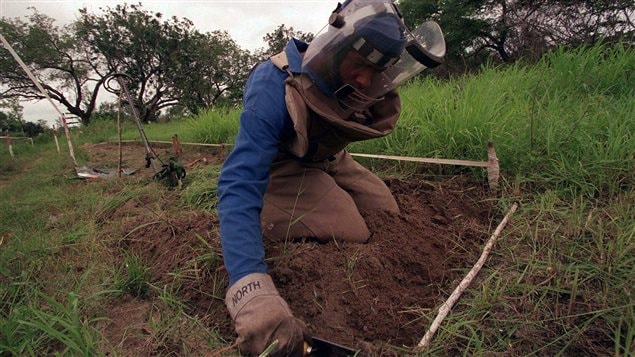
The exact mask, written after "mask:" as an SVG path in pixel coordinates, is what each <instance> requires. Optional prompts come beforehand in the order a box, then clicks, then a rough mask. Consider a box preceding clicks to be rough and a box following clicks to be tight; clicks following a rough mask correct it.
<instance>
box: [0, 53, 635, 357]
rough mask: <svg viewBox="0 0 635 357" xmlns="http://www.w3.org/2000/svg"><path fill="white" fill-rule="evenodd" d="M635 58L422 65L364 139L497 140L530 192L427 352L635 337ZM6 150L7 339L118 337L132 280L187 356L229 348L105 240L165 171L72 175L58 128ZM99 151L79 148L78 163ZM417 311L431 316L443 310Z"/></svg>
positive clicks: (213, 133) (92, 349)
mask: <svg viewBox="0 0 635 357" xmlns="http://www.w3.org/2000/svg"><path fill="white" fill-rule="evenodd" d="M634 67H635V51H634V50H633V49H632V48H630V47H628V46H626V45H620V44H618V45H596V46H590V47H589V46H583V47H579V48H576V49H564V48H562V49H557V50H554V51H552V52H549V53H548V54H547V55H546V56H543V57H542V58H541V60H540V61H538V62H537V63H536V64H535V65H523V64H521V63H517V64H514V65H511V66H493V65H489V66H486V67H485V68H484V69H483V70H482V71H481V72H480V73H479V74H477V75H465V76H462V77H457V78H453V79H451V80H440V79H434V78H425V79H420V80H418V81H415V82H413V83H412V84H410V85H408V86H407V87H405V88H404V89H403V90H402V91H401V93H402V100H403V111H404V112H403V115H402V118H401V119H400V122H399V126H398V129H397V130H396V131H395V132H394V133H392V134H391V135H389V136H387V137H386V138H383V139H378V140H373V141H368V142H363V143H358V144H355V145H353V146H352V148H351V151H355V152H369V153H388V154H396V155H409V156H434V157H443V158H457V159H459V158H460V159H473V160H483V159H485V157H486V149H485V148H486V143H487V142H488V141H490V140H491V141H493V142H494V144H495V146H496V149H497V152H498V155H499V159H500V160H501V168H502V170H503V180H504V181H503V187H504V189H503V193H502V196H501V199H500V200H499V201H498V204H499V207H500V209H501V212H503V211H504V210H505V209H506V208H507V207H508V206H509V205H510V204H511V202H512V201H518V202H520V203H521V207H520V209H519V211H518V212H517V213H516V215H515V216H514V218H513V222H512V224H511V225H510V226H509V227H508V229H506V231H505V232H504V234H503V236H502V237H501V239H500V240H499V242H498V243H497V246H496V247H495V249H494V253H493V256H491V257H490V260H489V262H488V264H487V265H486V267H485V268H484V270H482V271H481V273H480V275H479V278H478V281H477V282H476V283H475V284H473V285H472V287H471V288H470V289H469V290H468V292H467V293H466V294H465V295H464V296H463V297H462V298H461V300H460V301H459V304H458V305H457V306H456V307H455V309H454V310H453V312H452V313H451V314H450V316H449V317H448V319H447V321H446V322H445V323H444V325H443V326H442V329H441V330H440V331H439V332H438V333H437V336H436V337H435V339H434V341H433V344H432V347H431V349H430V350H429V351H428V353H430V354H454V353H460V354H466V355H484V354H499V353H500V354H510V355H558V354H560V355H562V354H564V355H598V356H600V355H601V356H605V355H615V356H626V355H629V354H632V353H633V351H635V313H634V311H635V300H634V296H633V292H632V287H633V286H634V285H635V187H634V184H635V157H634V154H635V139H634V135H635V121H634V120H633V118H634V117H635V88H634V87H633V86H632V83H633V79H634V78H633V75H634V69H635V68H634ZM238 115H239V109H218V108H216V109H211V110H208V111H205V112H202V113H200V114H199V115H197V116H195V117H193V118H191V119H188V120H183V121H172V122H169V123H152V124H149V125H146V126H145V130H146V133H147V135H148V137H149V138H150V139H151V140H169V139H170V137H171V136H172V135H173V134H174V133H178V134H179V136H180V137H181V139H182V140H183V141H199V142H208V143H212V142H216V143H218V142H231V140H232V138H233V135H234V134H235V133H236V131H237V128H238V126H237V125H238V123H237V117H238ZM135 130H136V129H135V128H134V126H133V125H132V124H131V123H130V122H129V121H127V124H126V127H125V137H126V138H130V139H135V138H137V137H138V134H137V132H136V131H135ZM115 138H116V133H115V126H114V124H113V122H112V120H109V119H102V120H98V121H95V122H94V123H93V124H91V126H90V127H89V128H84V129H82V130H81V132H80V130H77V129H75V130H73V140H74V141H75V142H76V143H77V144H81V143H83V142H100V141H103V140H114V139H115ZM78 146H79V145H78ZM6 150H7V149H6V146H5V145H2V146H0V159H1V160H0V234H2V236H1V237H2V238H0V351H3V352H4V353H6V354H8V355H42V354H53V353H62V354H78V355H79V354H82V355H93V354H100V353H103V351H105V350H110V349H111V348H112V349H114V351H117V346H110V347H107V341H104V340H103V338H102V337H101V336H100V334H99V328H98V327H99V326H100V325H99V323H100V320H101V319H103V317H104V316H105V312H104V311H103V306H107V302H108V301H110V300H111V299H118V298H121V296H126V295H131V294H132V295H135V296H140V297H142V298H143V299H145V300H146V301H149V302H151V303H152V304H153V306H154V308H156V309H157V310H158V311H160V312H161V314H162V316H168V317H169V318H166V319H164V321H167V322H164V324H163V325H156V326H153V327H152V336H153V343H155V344H156V345H158V346H164V347H165V346H166V345H167V344H168V343H169V344H170V346H171V347H170V348H171V349H170V350H169V351H176V353H177V354H179V355H187V354H190V353H195V352H194V351H196V349H195V350H192V349H191V348H192V346H197V347H198V351H201V350H205V349H206V348H207V349H212V350H213V349H219V348H222V347H223V346H226V345H225V343H224V342H223V341H222V340H220V339H219V338H218V336H216V335H215V332H214V331H213V330H207V329H206V328H204V327H203V326H201V324H200V322H199V320H198V319H197V317H195V316H190V315H189V314H188V309H187V304H186V303H185V302H183V301H182V300H180V299H179V298H178V296H177V295H176V294H175V293H174V292H173V291H171V290H169V289H168V290H165V289H161V288H157V287H153V286H151V285H150V286H149V285H147V284H144V281H146V279H147V278H146V277H145V274H146V269H145V268H144V266H143V264H142V263H141V262H139V260H138V259H136V257H135V256H132V255H128V256H126V257H124V259H121V258H117V257H118V256H117V252H116V251H113V250H112V249H111V245H112V243H113V240H109V239H99V240H98V239H95V238H96V237H103V236H104V235H105V234H106V233H105V232H108V225H109V224H113V222H104V221H103V220H102V219H101V217H103V216H104V212H108V210H110V209H112V207H116V205H117V204H120V203H121V202H123V201H125V200H127V199H134V198H135V197H140V196H142V195H143V196H144V197H149V199H150V200H152V199H156V198H158V197H159V196H160V195H164V194H168V191H167V190H166V189H164V188H163V187H162V186H161V185H159V184H158V183H156V182H139V183H132V182H131V181H125V180H124V181H118V180H113V181H103V182H100V183H90V184H86V183H83V182H81V181H77V180H72V179H71V177H72V174H71V172H72V165H71V163H70V160H68V158H67V157H64V155H62V156H58V155H57V153H56V152H55V149H54V146H53V144H52V142H51V141H50V140H49V141H47V142H42V143H39V144H38V145H36V146H35V147H31V146H30V144H27V145H23V144H19V145H18V144H16V147H15V148H14V150H15V152H16V160H15V161H13V160H10V159H9V156H8V153H7V151H6ZM85 155H86V154H85V153H84V152H83V151H82V150H81V149H79V154H78V159H79V160H80V161H82V160H83V159H85ZM140 155H142V153H140ZM365 164H367V165H369V166H373V167H374V168H375V169H379V168H381V169H382V170H385V171H384V172H385V173H386V174H387V175H388V174H389V175H401V176H403V177H406V176H411V175H420V174H423V175H425V176H429V175H451V174H457V173H463V174H468V175H477V176H478V175H481V172H480V171H476V170H467V169H463V168H456V167H451V166H443V167H427V168H426V167H421V166H419V165H412V164H408V165H396V166H394V167H389V166H387V164H386V163H385V162H381V161H377V160H366V161H365ZM210 169H211V171H210V172H200V173H193V174H192V175H191V176H188V177H189V179H190V180H191V181H189V182H188V183H187V185H186V189H185V191H184V193H183V200H182V204H183V205H185V206H184V207H196V208H197V209H206V210H212V211H213V209H214V202H213V200H212V201H205V202H201V199H200V198H201V197H203V196H202V195H201V193H204V194H205V195H210V194H211V195H212V196H213V193H214V182H213V181H214V180H213V179H212V180H211V181H210V177H212V178H213V177H216V175H217V174H218V167H211V168H210ZM70 192H72V194H69V193H70ZM118 202H119V203H118ZM171 209H178V207H176V208H171ZM106 237H109V236H108V235H107V234H106ZM110 238H112V239H116V238H115V237H110ZM417 312H418V313H419V314H420V318H421V319H423V321H425V322H426V323H427V324H429V323H430V322H431V321H432V319H433V318H434V317H435V314H436V311H435V310H433V311H430V310H423V309H422V310H417ZM423 333H424V331H422V335H423ZM175 341H176V342H175ZM175 343H176V344H175ZM174 346H177V347H174ZM158 351H164V352H158V353H159V354H168V353H169V352H165V351H168V350H166V349H163V350H162V349H159V350H158Z"/></svg>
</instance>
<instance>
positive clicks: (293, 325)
mask: <svg viewBox="0 0 635 357" xmlns="http://www.w3.org/2000/svg"><path fill="white" fill-rule="evenodd" d="M225 305H227V309H228V310H229V314H230V315H231V317H232V320H234V323H235V329H236V333H237V334H238V340H237V342H238V349H239V350H240V352H241V353H243V354H259V353H262V351H264V350H265V349H266V348H267V347H268V346H269V345H271V343H273V341H275V340H278V344H277V347H276V348H275V349H274V350H273V352H272V354H271V355H272V356H303V355H304V342H305V341H307V342H311V341H310V337H309V335H308V331H307V328H306V326H305V325H304V323H303V322H302V321H300V320H298V319H296V318H295V317H293V314H292V313H291V309H289V305H287V303H286V302H285V301H284V300H283V299H282V297H280V294H278V290H276V287H275V286H274V285H273V281H272V280H271V277H270V276H269V275H268V274H263V273H253V274H249V275H247V276H244V277H243V278H241V279H240V280H238V281H237V282H236V283H234V285H232V286H230V287H229V289H228V290H227V294H226V295H225Z"/></svg>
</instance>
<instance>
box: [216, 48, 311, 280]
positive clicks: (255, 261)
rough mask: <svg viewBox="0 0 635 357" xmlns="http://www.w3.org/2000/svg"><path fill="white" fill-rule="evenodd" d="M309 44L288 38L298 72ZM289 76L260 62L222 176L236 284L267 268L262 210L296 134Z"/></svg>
mask: <svg viewBox="0 0 635 357" xmlns="http://www.w3.org/2000/svg"><path fill="white" fill-rule="evenodd" d="M306 48H307V44H306V43H304V42H302V41H299V40H296V39H293V40H291V41H289V43H287V45H286V47H285V52H286V54H287V59H288V61H289V69H290V70H291V71H292V72H294V73H300V72H301V69H302V57H301V55H300V53H301V52H304V51H305V50H306ZM287 76H288V75H287V73H285V72H283V71H281V70H280V69H278V68H277V67H275V66H274V65H273V63H271V61H265V62H263V63H261V64H259V65H258V66H257V67H256V68H255V69H254V70H253V72H252V73H251V74H250V76H249V79H248V80H247V83H246V86H245V91H244V95H243V112H242V113H241V115H240V129H239V131H238V135H237V136H236V140H235V146H234V149H233V150H232V152H231V153H230V154H229V156H228V157H227V159H226V160H225V163H224V165H223V168H222V170H221V174H220V178H219V180H218V195H219V202H218V215H219V218H220V236H221V245H222V249H223V258H224V261H225V269H226V270H227V272H228V273H229V284H230V285H232V284H233V283H234V282H236V281H237V280H238V279H240V278H242V277H243V276H245V275H247V274H251V273H266V272H267V266H266V264H265V262H264V259H265V250H264V245H263V241H262V231H261V227H260V211H261V210H262V206H263V196H264V194H265V190H266V189H267V185H268V183H269V169H270V167H271V163H272V162H273V160H274V158H275V157H276V155H277V154H278V149H279V147H280V142H281V141H282V140H284V139H285V138H287V137H290V136H291V135H293V122H292V121H291V118H290V116H289V113H288V111H287V107H286V104H285V100H284V95H285V85H284V81H285V79H286V78H287Z"/></svg>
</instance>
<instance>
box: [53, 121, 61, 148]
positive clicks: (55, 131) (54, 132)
mask: <svg viewBox="0 0 635 357" xmlns="http://www.w3.org/2000/svg"><path fill="white" fill-rule="evenodd" d="M53 139H55V147H56V148H57V153H58V154H60V142H59V141H57V129H55V126H53Z"/></svg>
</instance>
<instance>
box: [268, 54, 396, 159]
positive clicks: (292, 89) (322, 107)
mask: <svg viewBox="0 0 635 357" xmlns="http://www.w3.org/2000/svg"><path fill="white" fill-rule="evenodd" d="M271 61H272V62H273V64H274V65H275V66H276V67H277V68H279V69H280V70H282V71H285V72H287V73H288V74H289V77H287V79H286V80H285V103H286V106H287V110H288V112H289V115H290V116H291V120H292V121H293V128H294V131H295V135H293V136H292V137H291V138H290V139H288V140H286V141H285V142H283V143H282V147H281V151H283V152H286V153H289V154H291V155H293V156H295V157H297V158H299V159H301V160H302V161H309V162H319V161H323V160H326V159H329V158H331V157H332V156H333V155H335V154H336V153H338V152H339V151H341V150H343V149H344V148H345V147H346V146H347V145H348V144H349V143H351V142H355V141H362V140H368V139H375V138H379V137H382V136H386V135H388V134H389V133H390V132H392V131H393V130H394V129H395V125H396V124H397V119H398V118H399V114H400V111H401V101H400V98H399V94H398V93H397V91H391V92H389V93H387V94H386V95H385V96H384V99H383V100H381V101H379V102H377V103H376V104H374V105H373V106H371V107H370V108H369V109H368V110H366V111H365V112H358V113H355V112H352V111H347V110H345V109H343V108H342V107H341V106H340V104H339V103H338V102H337V100H336V99H334V98H330V97H327V96H325V95H324V94H323V93H322V92H321V91H320V90H319V89H318V88H317V87H316V86H315V85H314V84H313V81H312V80H311V79H310V78H309V77H308V76H307V75H305V74H296V73H291V71H289V68H288V61H287V56H286V54H285V53H284V51H283V52H281V53H279V54H277V55H274V56H272V57H271Z"/></svg>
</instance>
